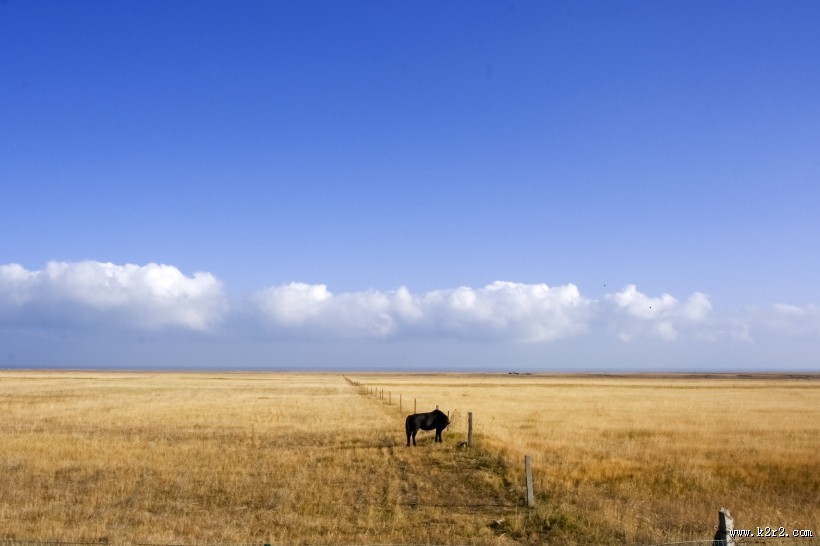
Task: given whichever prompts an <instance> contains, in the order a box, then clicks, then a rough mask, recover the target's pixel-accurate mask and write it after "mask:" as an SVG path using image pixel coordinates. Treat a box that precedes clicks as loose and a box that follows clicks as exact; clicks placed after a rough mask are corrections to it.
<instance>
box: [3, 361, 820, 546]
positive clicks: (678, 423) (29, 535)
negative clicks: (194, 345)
mask: <svg viewBox="0 0 820 546" xmlns="http://www.w3.org/2000/svg"><path fill="white" fill-rule="evenodd" d="M347 377H348V378H350V380H352V381H357V382H361V383H363V384H365V385H368V386H370V387H374V388H378V389H380V390H381V389H383V390H384V392H385V398H384V400H381V399H378V398H376V397H373V396H367V395H364V394H362V393H361V391H360V389H357V388H356V387H354V386H353V385H351V384H350V383H349V382H348V381H346V380H345V378H344V377H343V376H342V375H341V374H332V373H153V372H80V371H78V372H47V371H13V370H7V371H0V540H3V539H6V540H9V539H10V540H18V541H25V540H30V541H44V540H62V541H94V542H109V543H116V544H136V543H151V544H171V543H173V544H205V543H210V544H215V543H239V542H245V543H246V542H262V543H265V542H267V543H273V544H338V543H347V544H354V543H355V544H430V543H438V544H514V543H553V544H605V543H608V544H617V543H662V542H672V541H686V540H705V539H710V538H711V537H712V535H713V534H714V530H715V525H716V523H717V510H718V509H719V508H720V507H722V506H725V507H727V508H729V509H730V510H731V511H732V515H733V516H734V519H735V527H736V528H755V527H756V526H771V527H780V526H784V527H786V528H787V529H790V530H791V529H810V530H813V532H814V535H815V536H817V534H818V532H820V455H818V454H820V381H818V379H817V378H816V377H814V378H775V377H768V378H766V377H755V378H741V377H672V376H625V377H603V376H581V375H578V376H574V375H566V376H540V375H534V376H524V375H521V376H508V375H501V374H474V375H469V374H364V373H349V374H347ZM388 392H390V393H391V395H390V398H391V401H392V404H388V403H387V393H388ZM399 394H401V395H402V405H403V408H402V410H401V411H400V409H399V407H398V396H399ZM414 398H415V399H416V400H417V404H418V410H419V411H429V410H431V409H433V408H434V407H435V405H436V404H438V405H439V406H440V407H441V409H442V410H445V411H450V412H451V414H452V415H453V416H454V422H453V425H452V426H451V427H450V428H449V429H448V430H447V431H445V433H444V443H443V444H434V443H433V441H432V439H433V433H432V432H426V433H425V432H421V433H419V437H418V440H419V441H418V443H419V445H418V447H416V448H407V447H405V445H404V444H405V435H404V430H403V428H404V426H403V421H404V419H403V417H404V415H405V414H407V413H410V412H411V411H412V409H413V407H412V404H413V399H414ZM468 411H471V412H473V415H474V430H475V446H474V447H472V448H460V447H459V443H460V442H462V441H463V440H464V439H465V438H466V421H467V419H466V415H467V412H468ZM524 454H530V455H531V456H532V459H533V469H534V474H535V488H536V495H537V503H538V504H537V506H536V508H535V509H532V510H530V509H527V508H525V507H524V505H523V456H524Z"/></svg>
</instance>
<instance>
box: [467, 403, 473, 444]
mask: <svg viewBox="0 0 820 546" xmlns="http://www.w3.org/2000/svg"><path fill="white" fill-rule="evenodd" d="M472 445H473V412H471V411H468V412H467V446H468V447H469V446H472Z"/></svg>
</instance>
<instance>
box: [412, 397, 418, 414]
mask: <svg viewBox="0 0 820 546" xmlns="http://www.w3.org/2000/svg"><path fill="white" fill-rule="evenodd" d="M413 413H418V412H417V411H416V399H415V398H413Z"/></svg>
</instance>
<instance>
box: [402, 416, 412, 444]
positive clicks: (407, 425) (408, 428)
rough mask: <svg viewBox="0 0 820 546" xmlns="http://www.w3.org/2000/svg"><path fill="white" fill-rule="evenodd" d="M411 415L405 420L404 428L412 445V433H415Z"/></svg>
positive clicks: (408, 441)
mask: <svg viewBox="0 0 820 546" xmlns="http://www.w3.org/2000/svg"><path fill="white" fill-rule="evenodd" d="M411 421H412V419H411V416H410V415H408V416H407V419H405V420H404V430H405V432H407V445H410V435H411V434H413V430H412V429H413V425H412V424H411Z"/></svg>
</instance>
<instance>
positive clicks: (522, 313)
mask: <svg viewBox="0 0 820 546" xmlns="http://www.w3.org/2000/svg"><path fill="white" fill-rule="evenodd" d="M253 301H254V303H255V305H256V306H257V307H258V309H259V312H260V313H261V314H262V316H263V317H264V318H265V319H266V320H267V322H268V324H269V325H270V326H271V327H273V328H286V329H290V330H297V329H302V330H310V331H315V332H321V333H323V334H336V335H342V336H345V337H376V338H386V337H392V336H402V335H433V336H453V337H458V338H472V339H476V338H481V339H507V340H511V341H523V342H538V341H551V340H554V339H558V338H562V337H567V336H572V335H575V334H578V333H581V332H583V331H585V330H586V327H587V321H588V319H589V313H590V307H591V302H590V300H588V299H586V298H583V297H582V296H581V295H580V293H579V291H578V288H577V287H576V286H575V285H572V284H569V285H566V286H559V287H554V288H550V287H549V286H547V285H546V284H534V285H528V284H520V283H511V282H502V281H496V282H494V283H492V284H489V285H487V286H484V287H483V288H478V289H474V288H470V287H465V286H462V287H459V288H455V289H448V290H434V291H430V292H427V293H425V294H420V295H416V294H412V293H411V292H410V291H409V290H408V289H407V288H405V287H401V288H399V289H398V290H395V291H389V292H381V291H373V290H370V291H365V292H350V293H343V294H338V295H334V294H333V293H331V292H330V291H329V290H328V289H327V286H325V285H324V284H318V285H308V284H303V283H290V284H288V285H284V286H275V287H271V288H268V289H266V290H263V291H261V292H259V293H258V294H256V296H255V297H254V298H253Z"/></svg>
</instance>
